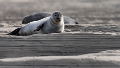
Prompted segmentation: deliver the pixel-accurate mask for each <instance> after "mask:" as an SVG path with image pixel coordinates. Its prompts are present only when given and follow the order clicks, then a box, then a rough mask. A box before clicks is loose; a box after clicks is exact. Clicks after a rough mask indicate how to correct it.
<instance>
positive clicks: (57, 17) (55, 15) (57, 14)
mask: <svg viewBox="0 0 120 68" xmlns="http://www.w3.org/2000/svg"><path fill="white" fill-rule="evenodd" d="M51 17H52V21H53V22H54V23H56V24H58V23H60V22H61V21H62V20H63V15H62V13H60V12H54V13H53V14H52V16H51Z"/></svg>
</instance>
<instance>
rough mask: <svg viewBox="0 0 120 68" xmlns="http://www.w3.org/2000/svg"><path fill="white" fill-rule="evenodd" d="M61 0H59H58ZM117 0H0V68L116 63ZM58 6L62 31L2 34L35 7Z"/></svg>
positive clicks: (119, 36)
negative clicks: (70, 20)
mask: <svg viewBox="0 0 120 68" xmlns="http://www.w3.org/2000/svg"><path fill="white" fill-rule="evenodd" d="M63 1H64V2H63ZM119 3H120V1H119V0H106V1H105V0H46V1H43V0H34V1H32V0H30V1H28V0H20V1H16V0H9V1H3V0H0V5H1V6H0V10H1V11H0V68H101V67H102V68H119V66H120V60H119V59H120V58H119V57H120V46H119V45H120V42H119V41H120V26H119V25H120V24H119V22H120V9H118V7H120V5H119ZM54 11H61V12H62V13H63V14H64V15H65V16H69V17H71V18H73V19H75V20H76V21H77V22H78V23H79V24H78V25H65V32H64V33H51V34H41V33H39V34H34V35H30V36H11V35H5V34H7V33H9V32H10V31H12V30H14V29H15V28H18V27H21V26H23V24H22V23H21V21H22V18H23V17H25V16H27V15H30V14H33V13H36V12H50V13H52V12H54Z"/></svg>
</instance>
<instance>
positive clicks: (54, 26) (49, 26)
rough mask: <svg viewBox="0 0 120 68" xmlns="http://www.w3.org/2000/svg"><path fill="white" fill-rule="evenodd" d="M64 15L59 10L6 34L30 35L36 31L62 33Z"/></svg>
mask: <svg viewBox="0 0 120 68" xmlns="http://www.w3.org/2000/svg"><path fill="white" fill-rule="evenodd" d="M63 19H64V17H63V14H62V13H61V12H54V13H53V14H52V15H51V16H49V17H46V18H43V19H41V20H38V21H33V22H30V23H28V24H26V25H25V26H23V27H21V28H17V29H15V30H13V31H12V32H10V33H9V34H8V35H17V36H19V35H22V36H25V35H32V34H34V33H36V31H41V32H42V33H45V34H48V33H62V32H63V31H64V20H63Z"/></svg>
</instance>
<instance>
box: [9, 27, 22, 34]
mask: <svg viewBox="0 0 120 68" xmlns="http://www.w3.org/2000/svg"><path fill="white" fill-rule="evenodd" d="M20 29H21V28H17V29H15V30H13V31H12V32H10V33H8V34H7V35H17V36H18V35H19V33H18V32H19V31H20Z"/></svg>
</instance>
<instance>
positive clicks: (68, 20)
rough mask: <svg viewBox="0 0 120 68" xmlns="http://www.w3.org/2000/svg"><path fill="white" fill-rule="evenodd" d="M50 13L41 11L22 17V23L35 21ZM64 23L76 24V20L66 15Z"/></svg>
mask: <svg viewBox="0 0 120 68" xmlns="http://www.w3.org/2000/svg"><path fill="white" fill-rule="evenodd" d="M50 15H51V14H50V13H43V12H39V13H35V14H31V15H28V16H26V17H24V18H23V20H22V24H27V23H29V22H32V21H37V20H40V19H43V18H45V17H48V16H50ZM64 24H78V22H75V20H73V19H72V18H70V17H68V16H64Z"/></svg>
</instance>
